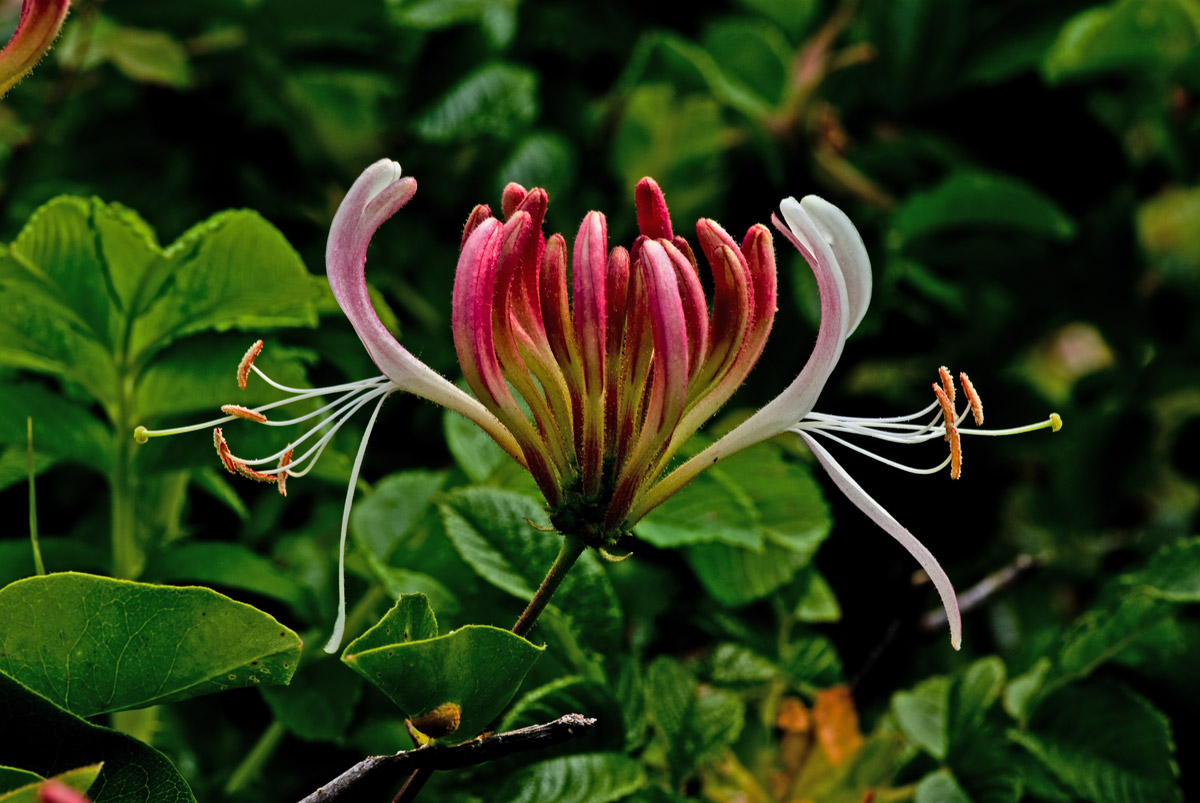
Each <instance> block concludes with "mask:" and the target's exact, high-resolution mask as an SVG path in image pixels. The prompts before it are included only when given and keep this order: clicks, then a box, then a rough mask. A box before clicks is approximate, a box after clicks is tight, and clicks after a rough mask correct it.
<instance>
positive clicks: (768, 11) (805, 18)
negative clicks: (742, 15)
mask: <svg viewBox="0 0 1200 803" xmlns="http://www.w3.org/2000/svg"><path fill="white" fill-rule="evenodd" d="M739 5H741V6H744V7H746V8H748V9H751V10H753V11H757V12H758V13H759V14H761V15H763V16H764V17H766V18H767V19H769V20H771V21H772V22H774V23H775V24H776V25H778V26H779V27H780V28H782V29H783V30H784V31H786V32H787V34H788V36H791V37H792V38H793V39H794V40H796V41H799V39H800V35H801V34H803V33H804V32H805V31H807V30H808V28H809V26H810V25H811V24H812V22H813V21H814V19H815V18H816V16H817V13H818V12H819V11H820V10H821V3H820V2H819V0H739Z"/></svg>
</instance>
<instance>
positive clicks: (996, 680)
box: [947, 655, 1005, 745]
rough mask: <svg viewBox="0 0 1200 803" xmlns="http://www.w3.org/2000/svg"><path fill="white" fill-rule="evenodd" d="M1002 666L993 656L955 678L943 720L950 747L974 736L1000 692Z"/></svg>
mask: <svg viewBox="0 0 1200 803" xmlns="http://www.w3.org/2000/svg"><path fill="white" fill-rule="evenodd" d="M1004 679H1005V668H1004V662H1003V661H1001V660H1000V659H999V658H998V657H996V656H995V655H990V656H988V657H987V658H980V659H979V660H978V661H976V662H975V663H973V664H971V665H970V666H968V667H967V669H966V671H964V672H963V673H962V674H961V675H960V676H959V677H957V678H955V680H954V684H953V685H952V686H951V688H950V700H949V703H950V708H949V715H948V719H947V723H948V730H949V733H950V743H951V744H952V745H953V744H954V743H955V742H956V741H958V740H959V738H960V737H966V736H967V735H969V734H970V733H972V732H974V731H975V730H976V729H977V728H978V727H979V726H980V724H981V723H982V722H983V719H984V717H985V716H986V715H987V712H988V710H989V709H991V707H992V706H993V705H994V704H995V703H996V700H998V699H999V698H1000V694H1001V692H1003V691H1004Z"/></svg>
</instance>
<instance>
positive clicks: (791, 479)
mask: <svg viewBox="0 0 1200 803" xmlns="http://www.w3.org/2000/svg"><path fill="white" fill-rule="evenodd" d="M706 475H714V476H716V477H718V478H720V481H721V482H723V483H725V484H727V486H728V487H729V488H731V489H733V491H732V493H734V494H735V495H736V497H737V498H739V499H741V500H743V503H744V505H745V511H746V512H747V514H748V515H749V516H750V520H749V523H748V524H746V525H745V526H746V530H747V532H749V533H753V534H756V535H748V536H747V539H753V538H755V537H756V536H757V537H759V538H761V539H762V544H763V546H762V548H761V549H756V548H744V547H735V546H731V545H729V544H727V543H698V544H695V545H693V546H689V547H687V549H686V550H685V553H684V555H685V557H686V558H687V561H688V563H689V564H690V565H691V567H692V569H693V570H694V571H695V572H696V576H697V577H699V578H700V581H701V582H702V583H703V584H704V587H705V588H706V589H707V590H708V592H709V593H710V594H712V595H713V596H714V597H715V598H716V599H718V600H719V601H721V602H722V603H724V604H726V605H731V606H737V605H744V604H746V603H748V602H751V601H753V600H756V599H759V598H760V597H763V596H765V595H767V594H769V593H770V592H772V591H774V590H775V589H777V588H779V587H780V586H781V585H783V584H785V583H787V582H788V581H790V580H791V579H792V577H794V576H795V574H796V571H797V570H799V569H800V568H802V567H804V566H807V565H809V563H810V562H811V561H812V557H813V555H814V554H815V553H816V550H817V547H818V546H820V544H821V542H822V541H823V540H825V538H826V536H828V534H829V529H830V526H831V522H830V517H829V507H828V505H826V503H825V499H824V497H823V496H822V494H821V490H820V487H819V486H818V485H817V484H816V481H815V480H814V479H813V478H812V474H811V473H810V472H809V470H808V469H807V467H805V466H803V465H802V464H800V463H797V462H794V461H789V460H787V459H785V458H784V456H783V454H782V452H781V450H780V449H779V448H778V447H776V446H774V445H770V444H764V445H761V446H759V447H757V448H755V449H750V450H746V451H744V452H740V453H738V454H736V455H734V456H732V457H730V458H728V459H727V460H725V461H724V462H722V464H721V465H719V466H715V467H713V468H711V469H709V470H708V471H706V472H705V473H704V474H702V475H701V478H703V477H705V476H706ZM698 479H699V478H698ZM687 490H688V489H687V488H685V489H684V490H683V491H681V492H680V493H681V494H683V493H686V492H687ZM673 501H674V500H668V501H667V502H666V503H664V504H663V506H662V508H665V509H666V510H667V511H670V510H672V509H673V508H672V507H671V505H672V503H673ZM695 501H696V502H698V501H699V500H695ZM694 525H695V527H696V528H697V530H702V527H703V518H702V516H699V517H698V518H696V519H694ZM733 525H734V522H733V521H732V520H731V521H730V522H729V525H728V526H730V527H731V528H732V526H733ZM638 531H639V532H640V528H639V530H638ZM726 540H729V539H726ZM751 542H752V541H751Z"/></svg>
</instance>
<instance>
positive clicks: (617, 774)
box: [495, 753, 646, 803]
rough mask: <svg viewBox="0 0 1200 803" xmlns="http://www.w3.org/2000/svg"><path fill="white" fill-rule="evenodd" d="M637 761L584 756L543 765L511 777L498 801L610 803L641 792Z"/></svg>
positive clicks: (617, 756) (616, 755)
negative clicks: (637, 791) (635, 792)
mask: <svg viewBox="0 0 1200 803" xmlns="http://www.w3.org/2000/svg"><path fill="white" fill-rule="evenodd" d="M645 784H646V776H645V773H644V772H643V770H642V766H641V764H639V763H638V762H637V760H636V759H633V758H630V757H629V756H624V755H621V754H620V753H584V754H582V755H575V756H562V757H559V758H552V759H550V760H548V761H540V762H538V763H537V764H533V765H532V766H529V767H524V768H522V769H520V770H517V771H516V772H515V773H513V774H512V776H510V777H509V778H508V779H507V780H506V781H505V782H504V784H503V785H502V786H501V787H500V789H499V791H498V792H497V793H496V797H495V799H496V800H506V801H512V803H610V801H614V800H620V799H621V798H623V797H625V796H626V795H628V794H630V793H631V792H634V791H636V790H638V789H640V788H642V787H643V786H644V785H645Z"/></svg>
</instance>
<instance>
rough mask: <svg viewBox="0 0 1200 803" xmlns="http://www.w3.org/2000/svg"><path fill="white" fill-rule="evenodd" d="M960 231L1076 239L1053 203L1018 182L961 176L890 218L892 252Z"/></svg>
mask: <svg viewBox="0 0 1200 803" xmlns="http://www.w3.org/2000/svg"><path fill="white" fill-rule="evenodd" d="M956 229H985V230H999V231H1018V232H1022V233H1025V234H1030V235H1034V236H1037V237H1046V238H1050V239H1055V240H1065V239H1069V238H1070V237H1071V236H1072V235H1073V234H1074V233H1075V224H1074V222H1073V221H1072V220H1071V218H1070V217H1068V216H1067V213H1066V212H1064V211H1063V210H1062V209H1061V208H1059V206H1058V205H1057V204H1056V203H1055V202H1054V201H1053V200H1052V199H1051V198H1049V197H1047V196H1045V195H1043V194H1042V193H1040V192H1038V191H1037V190H1035V189H1033V188H1032V187H1030V186H1028V185H1026V184H1024V183H1023V182H1021V181H1019V180H1017V179H1015V178H1011V177H1008V176H1002V175H992V174H988V173H974V172H963V173H957V174H955V175H952V176H951V177H950V178H948V179H946V180H945V181H943V182H942V183H941V184H939V185H938V186H937V187H935V188H934V189H932V190H929V191H928V192H922V193H916V194H913V195H911V196H909V198H908V200H907V201H905V202H904V204H903V205H902V206H901V207H900V208H899V209H898V210H896V213H895V215H893V217H892V226H891V231H890V232H889V233H888V246H889V247H890V248H891V249H892V250H894V251H898V250H900V248H901V247H902V246H903V245H904V244H905V243H906V242H908V241H909V240H913V239H915V238H917V237H922V236H927V235H931V234H937V233H941V232H945V231H953V230H956Z"/></svg>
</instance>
